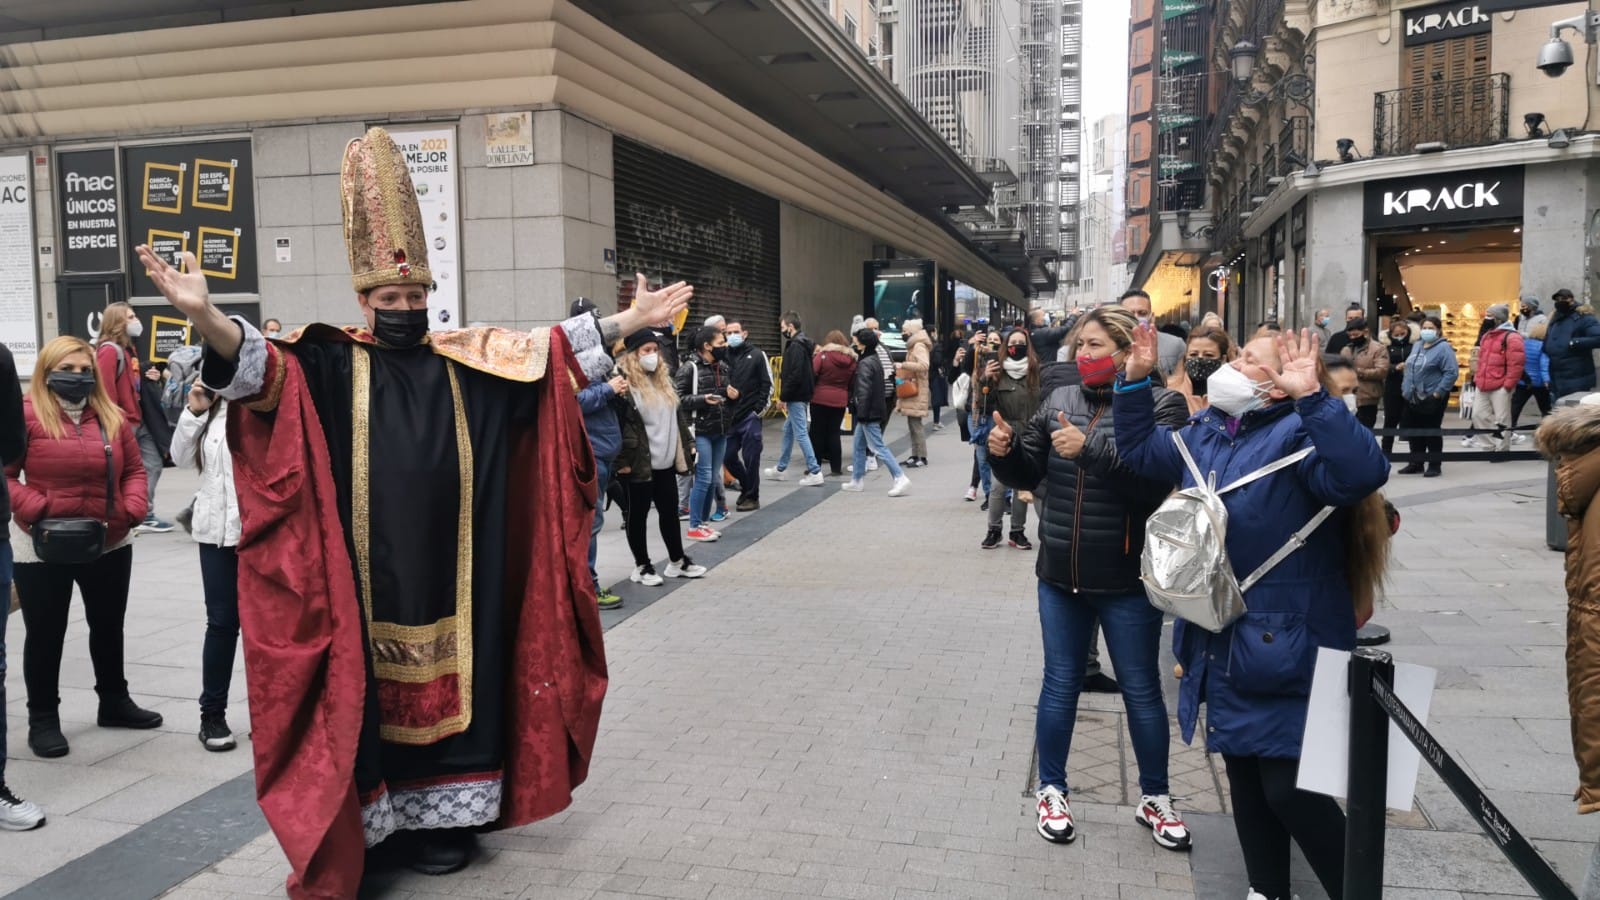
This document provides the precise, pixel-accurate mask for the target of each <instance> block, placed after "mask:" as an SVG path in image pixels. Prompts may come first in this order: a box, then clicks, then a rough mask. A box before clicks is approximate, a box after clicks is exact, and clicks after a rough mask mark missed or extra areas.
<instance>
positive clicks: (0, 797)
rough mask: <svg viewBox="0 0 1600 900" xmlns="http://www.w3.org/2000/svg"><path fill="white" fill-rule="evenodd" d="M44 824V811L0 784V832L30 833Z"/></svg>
mask: <svg viewBox="0 0 1600 900" xmlns="http://www.w3.org/2000/svg"><path fill="white" fill-rule="evenodd" d="M43 824H44V810H42V809H40V808H39V805H38V804H36V803H30V802H29V801H27V800H24V799H22V798H21V797H18V796H17V795H16V794H13V793H11V789H10V788H8V787H6V786H5V785H3V784H0V831H31V830H33V829H35V828H38V827H39V826H40V825H43Z"/></svg>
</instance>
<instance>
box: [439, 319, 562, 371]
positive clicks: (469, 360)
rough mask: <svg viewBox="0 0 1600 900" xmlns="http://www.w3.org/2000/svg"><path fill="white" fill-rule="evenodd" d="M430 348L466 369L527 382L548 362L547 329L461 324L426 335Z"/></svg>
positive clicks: (548, 340)
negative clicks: (456, 328)
mask: <svg viewBox="0 0 1600 900" xmlns="http://www.w3.org/2000/svg"><path fill="white" fill-rule="evenodd" d="M429 337H430V339H431V340H432V343H433V352H434V353H437V354H439V355H440V356H443V357H444V358H446V359H452V360H455V361H456V362H458V363H460V364H462V365H464V366H466V367H467V368H469V369H476V370H477V371H479V372H487V373H488V374H490V375H496V376H499V377H501V378H505V379H507V380H509V381H520V382H525V383H528V384H531V383H533V382H535V381H538V380H539V379H541V378H543V377H544V375H545V370H546V369H547V368H548V367H549V365H550V329H548V328H535V329H533V330H532V331H512V330H510V329H506V328H462V329H459V330H457V331H439V332H434V333H432V334H431V335H429Z"/></svg>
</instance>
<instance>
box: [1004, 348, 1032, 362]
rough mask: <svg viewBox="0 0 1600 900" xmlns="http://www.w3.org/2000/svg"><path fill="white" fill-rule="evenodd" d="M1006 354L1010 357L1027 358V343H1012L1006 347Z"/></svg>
mask: <svg viewBox="0 0 1600 900" xmlns="http://www.w3.org/2000/svg"><path fill="white" fill-rule="evenodd" d="M1006 356H1009V357H1011V358H1012V359H1027V358H1028V345H1027V344H1012V345H1010V346H1008V347H1006Z"/></svg>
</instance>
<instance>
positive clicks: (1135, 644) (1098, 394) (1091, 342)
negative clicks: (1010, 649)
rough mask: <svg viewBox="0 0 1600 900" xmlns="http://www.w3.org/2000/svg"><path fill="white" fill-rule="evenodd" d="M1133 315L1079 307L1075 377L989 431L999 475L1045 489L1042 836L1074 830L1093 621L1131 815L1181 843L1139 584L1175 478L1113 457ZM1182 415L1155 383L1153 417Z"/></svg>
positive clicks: (1171, 842)
mask: <svg viewBox="0 0 1600 900" xmlns="http://www.w3.org/2000/svg"><path fill="white" fill-rule="evenodd" d="M1137 325H1138V320H1137V319H1135V318H1134V316H1133V314H1132V313H1130V312H1128V311H1127V310H1124V309H1122V308H1121V307H1102V308H1100V309H1097V310H1094V311H1093V312H1090V313H1088V314H1086V315H1085V316H1084V321H1083V322H1082V323H1081V324H1080V326H1079V328H1078V332H1077V337H1076V345H1075V346H1074V347H1072V348H1071V349H1070V350H1069V353H1071V354H1072V357H1073V359H1074V360H1075V361H1076V363H1077V367H1078V372H1079V375H1080V377H1081V380H1082V383H1081V384H1073V385H1069V386H1067V387H1060V388H1056V389H1055V390H1054V391H1052V392H1051V393H1050V394H1049V395H1048V396H1047V397H1045V398H1044V399H1043V401H1041V402H1040V404H1039V411H1038V412H1037V413H1036V414H1035V415H1034V416H1033V418H1032V419H1030V420H1029V421H1028V424H1027V426H1026V428H1024V429H1023V430H1022V431H1021V433H1020V434H1017V433H1014V432H1013V431H1012V430H1011V429H1010V428H1009V427H1007V426H1006V424H1005V423H1004V421H1003V420H1000V419H998V418H997V419H996V420H995V427H994V430H993V431H991V432H990V434H989V464H990V466H991V467H992V468H993V470H994V475H995V477H996V478H999V479H1000V480H1001V481H1002V482H1004V483H1005V484H1007V485H1008V486H1010V487H1012V488H1014V489H1016V490H1022V491H1031V490H1036V489H1037V488H1038V487H1039V485H1040V483H1041V482H1042V483H1043V484H1044V486H1045V491H1044V495H1045V499H1044V513H1043V515H1042V516H1041V517H1040V525H1039V539H1040V540H1039V543H1040V547H1039V562H1038V566H1037V572H1038V575H1039V626H1040V630H1041V631H1042V632H1043V634H1044V681H1043V685H1042V687H1041V688H1040V691H1039V711H1038V718H1037V720H1036V721H1037V724H1036V726H1035V727H1036V732H1037V733H1036V740H1037V742H1038V748H1039V792H1038V814H1039V834H1040V835H1041V836H1043V837H1044V838H1045V839H1046V840H1049V841H1054V842H1057V843H1067V842H1069V841H1071V840H1072V839H1073V838H1074V837H1076V832H1075V829H1074V825H1073V821H1072V811H1071V808H1070V807H1069V806H1068V804H1067V752H1068V750H1069V749H1070V747H1071V745H1072V731H1073V727H1074V726H1075V724H1076V722H1077V709H1078V694H1079V693H1080V692H1081V691H1082V690H1083V681H1084V670H1085V664H1086V657H1087V654H1088V650H1089V642H1090V640H1092V635H1093V629H1094V622H1095V619H1096V618H1097V617H1098V618H1099V620H1100V624H1101V627H1102V628H1103V629H1104V631H1105V636H1106V645H1107V648H1108V649H1109V650H1110V651H1111V660H1112V662H1113V664H1115V666H1116V670H1117V678H1118V679H1119V680H1120V681H1121V682H1122V699H1123V703H1124V704H1125V705H1126V707H1127V711H1128V733H1129V736H1130V738H1131V739H1132V742H1133V751H1134V756H1135V758H1136V759H1137V760H1138V763H1139V786H1140V793H1141V794H1142V795H1143V797H1142V800H1141V802H1140V805H1139V807H1138V810H1137V812H1136V814H1135V818H1136V820H1137V821H1138V822H1140V823H1141V824H1143V825H1145V826H1146V827H1148V828H1150V829H1151V831H1152V833H1153V835H1154V837H1155V841H1156V843H1157V844H1160V845H1161V846H1163V847H1166V848H1168V849H1173V850H1183V849H1187V848H1188V846H1189V832H1188V830H1187V829H1186V828H1185V827H1184V824H1183V821H1182V819H1180V818H1179V817H1178V815H1177V813H1175V812H1174V811H1173V809H1172V801H1171V798H1170V796H1169V795H1168V788H1167V757H1168V724H1167V707H1166V702H1165V701H1164V700H1163V698H1162V695H1161V676H1160V672H1159V659H1160V644H1161V613H1160V611H1158V610H1157V609H1156V608H1155V607H1153V606H1151V605H1150V602H1149V600H1147V599H1146V598H1145V594H1144V587H1143V585H1142V583H1141V582H1140V581H1139V556H1140V554H1141V552H1142V551H1143V549H1144V524H1145V520H1146V519H1147V518H1149V516H1150V514H1151V513H1152V512H1154V511H1155V509H1156V507H1157V506H1159V505H1161V501H1162V500H1163V499H1165V498H1166V496H1167V495H1168V494H1169V493H1171V491H1172V485H1170V484H1165V483H1162V482H1156V481H1151V480H1149V479H1146V478H1141V477H1139V476H1138V475H1136V474H1134V473H1133V471H1132V470H1131V469H1129V468H1128V467H1127V466H1126V465H1124V464H1123V463H1122V461H1121V459H1120V458H1119V457H1118V456H1117V448H1116V444H1115V443H1114V440H1113V437H1112V434H1113V432H1112V414H1111V393H1112V390H1113V385H1114V383H1115V380H1116V376H1117V372H1118V370H1120V369H1121V368H1122V366H1123V364H1124V362H1125V360H1126V357H1127V351H1128V348H1129V346H1131V345H1132V343H1133V330H1134V328H1135V327H1136V326H1137ZM1187 419H1188V404H1187V403H1186V402H1185V401H1184V398H1183V395H1181V394H1178V393H1176V392H1173V391H1167V390H1160V391H1158V392H1157V397H1156V420H1157V421H1159V422H1161V423H1162V424H1164V425H1171V426H1175V427H1176V426H1180V425H1182V424H1183V423H1184V421H1185V420H1187Z"/></svg>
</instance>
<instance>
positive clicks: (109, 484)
mask: <svg viewBox="0 0 1600 900" xmlns="http://www.w3.org/2000/svg"><path fill="white" fill-rule="evenodd" d="M95 424H96V425H99V426H100V446H101V447H103V448H105V451H106V527H107V528H110V527H111V522H112V520H113V518H114V517H113V516H112V512H113V511H114V510H115V509H116V507H115V506H114V505H113V502H112V501H113V499H114V497H115V494H116V482H115V481H114V480H113V478H114V475H113V473H112V470H111V469H112V461H111V438H110V437H108V436H107V435H106V423H105V422H103V421H100V419H99V418H98V417H97V418H96V419H95Z"/></svg>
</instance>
